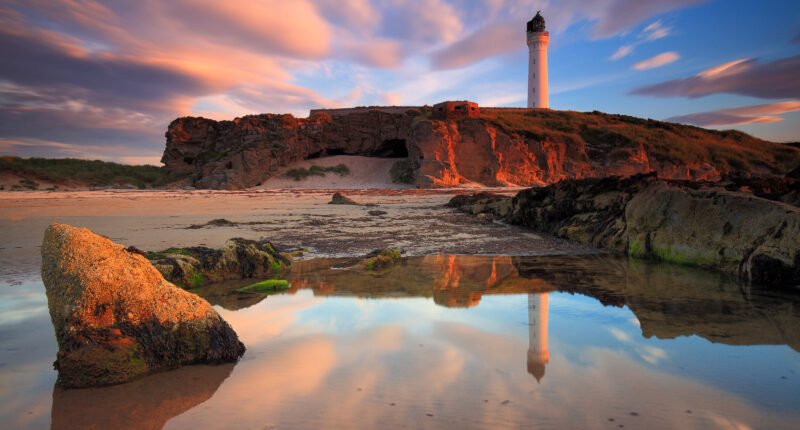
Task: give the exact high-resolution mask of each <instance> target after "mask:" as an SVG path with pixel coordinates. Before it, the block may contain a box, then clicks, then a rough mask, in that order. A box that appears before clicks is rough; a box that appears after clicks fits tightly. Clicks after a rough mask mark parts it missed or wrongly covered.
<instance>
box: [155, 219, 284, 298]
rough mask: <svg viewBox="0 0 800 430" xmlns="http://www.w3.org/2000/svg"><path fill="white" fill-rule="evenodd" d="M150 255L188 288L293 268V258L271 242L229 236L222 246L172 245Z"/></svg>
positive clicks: (275, 274) (277, 273) (167, 274)
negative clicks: (282, 252)
mask: <svg viewBox="0 0 800 430" xmlns="http://www.w3.org/2000/svg"><path fill="white" fill-rule="evenodd" d="M212 222H214V221H212ZM147 258H148V259H149V260H150V262H151V263H152V264H153V266H154V267H155V268H156V269H158V271H159V272H161V275H162V276H164V278H165V279H166V280H168V281H170V282H172V283H174V284H176V285H179V286H182V287H185V288H192V287H199V286H201V285H203V284H205V283H209V282H219V281H224V280H229V279H246V278H265V279H266V278H275V277H279V276H284V275H286V274H288V273H289V271H290V270H291V268H292V262H291V260H289V259H288V258H286V257H284V256H283V255H281V254H280V253H279V252H278V251H276V250H275V247H274V246H273V245H272V244H271V243H270V242H268V241H265V240H262V241H254V240H248V239H241V238H233V239H228V240H227V241H226V242H225V244H224V245H222V248H220V249H211V248H206V247H204V246H196V247H191V248H170V249H167V250H165V251H161V252H151V253H149V254H147Z"/></svg>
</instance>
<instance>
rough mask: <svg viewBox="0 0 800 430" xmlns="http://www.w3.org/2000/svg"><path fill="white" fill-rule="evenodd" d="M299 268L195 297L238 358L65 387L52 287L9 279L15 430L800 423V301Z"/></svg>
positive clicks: (457, 262) (0, 326) (713, 286)
mask: <svg viewBox="0 0 800 430" xmlns="http://www.w3.org/2000/svg"><path fill="white" fill-rule="evenodd" d="M354 263H355V261H354V260H347V259H337V260H325V259H317V260H310V261H301V262H298V263H296V264H295V267H294V269H293V271H292V274H291V276H290V281H291V283H292V288H291V289H290V290H289V291H287V292H285V293H282V294H276V295H270V296H260V295H253V294H246V293H235V292H231V291H232V290H233V289H234V288H235V287H237V286H238V285H237V284H236V283H233V284H231V283H229V284H220V285H210V286H207V287H204V288H200V289H198V290H195V292H196V293H198V294H200V295H202V296H204V297H206V298H207V299H208V300H209V301H210V302H211V303H212V304H214V305H215V308H216V309H217V310H218V311H219V312H220V314H222V316H223V317H224V318H225V319H226V320H227V321H228V322H229V323H230V324H231V325H232V326H233V328H234V329H235V330H236V331H237V333H238V334H239V336H240V338H241V340H242V341H243V342H244V343H245V345H246V346H247V353H246V354H245V356H244V357H243V358H242V360H241V361H240V362H239V363H237V364H235V365H234V364H229V365H222V366H189V367H184V368H181V369H178V370H175V371H171V372H165V373H161V374H157V375H153V376H150V377H147V378H144V379H140V380H137V381H134V382H131V383H128V384H123V385H117V386H112V387H105V388H95V389H85V390H62V389H60V388H57V387H54V383H55V379H56V374H55V372H54V371H53V370H52V362H53V360H54V358H55V353H56V351H57V345H56V341H55V336H54V334H53V329H52V325H51V323H50V318H49V314H48V312H47V301H46V298H45V296H44V287H43V286H42V284H41V281H39V280H35V279H31V280H28V281H26V282H22V283H21V284H18V285H8V284H4V285H2V286H0V345H2V346H1V347H0V427H3V428H48V427H50V428H56V429H62V428H98V429H100V428H102V429H111V428H114V429H124V428H131V429H134V428H135V429H142V428H152V429H158V428H162V427H163V428H168V429H184V428H186V429H197V428H220V429H227V428H241V429H265V428H276V429H280V428H313V429H319V428H380V429H387V428H459V429H461V428H486V429H497V428H599V429H605V428H623V427H624V428H698V429H701V428H702V429H706V428H769V429H780V428H787V429H788V428H797V426H798V423H800V354H799V353H798V351H800V296H798V295H796V294H786V293H766V292H763V291H757V290H752V289H749V288H747V287H745V286H743V285H741V284H739V283H736V282H733V281H731V280H728V279H725V278H722V277H720V276H718V275H714V274H710V273H707V272H704V271H699V270H694V269H689V268H683V267H677V266H670V265H656V264H650V263H644V262H634V261H629V260H627V259H625V258H621V257H616V256H610V255H589V256H556V257H484V256H455V255H440V256H432V257H410V258H405V259H403V260H402V261H401V262H400V263H398V264H397V265H395V266H393V267H390V268H388V269H385V270H379V271H371V270H366V269H365V268H363V267H361V266H359V265H357V264H354Z"/></svg>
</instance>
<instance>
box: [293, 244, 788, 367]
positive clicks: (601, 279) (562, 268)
mask: <svg viewBox="0 0 800 430" xmlns="http://www.w3.org/2000/svg"><path fill="white" fill-rule="evenodd" d="M337 265H345V266H346V265H347V261H346V260H324V259H318V260H311V261H300V262H297V263H296V264H295V265H294V268H293V270H292V274H291V278H290V280H291V282H292V285H293V289H292V290H290V292H292V291H297V290H298V289H303V288H309V289H311V290H313V291H314V294H315V295H320V296H356V297H364V298H381V297H427V298H433V300H434V302H435V303H436V304H438V305H441V306H446V307H472V306H476V305H478V304H479V303H480V300H481V298H482V297H483V296H485V295H491V294H527V293H541V292H548V291H562V292H569V293H580V294H583V295H586V296H590V297H593V298H595V299H597V300H599V301H600V302H601V303H603V304H604V305H610V306H624V305H626V306H628V307H629V308H630V309H631V310H632V311H633V313H634V314H635V315H636V317H637V318H638V320H639V322H640V325H641V328H642V335H643V336H645V337H651V336H656V337H658V338H660V339H670V338H675V337H677V336H691V335H698V336H701V337H704V338H706V339H708V340H710V341H712V342H719V343H725V344H728V345H775V344H785V345H789V346H790V347H792V348H793V349H795V350H797V351H800V297H798V296H797V295H796V294H794V295H793V294H781V293H775V292H763V291H751V290H749V289H747V288H746V287H744V286H742V285H741V284H740V283H738V282H737V281H735V280H732V279H729V278H725V277H724V276H722V275H718V274H714V273H710V272H707V271H704V270H700V269H694V268H688V267H681V266H676V265H669V264H652V263H647V262H641V261H633V260H628V259H627V258H625V257H620V256H615V255H593V256H548V257H509V256H500V257H481V256H467V255H443V256H433V257H409V258H404V259H403V260H402V261H401V262H400V263H399V264H397V265H395V266H393V267H390V268H388V269H385V270H383V271H378V272H372V271H367V270H363V269H359V268H357V267H358V266H352V267H351V268H344V269H334V270H331V269H330V268H331V267H334V266H337ZM544 297H546V296H544ZM546 303H547V301H546V299H544V302H543V306H544V307H545V308H546ZM545 333H546V328H545ZM533 362H535V360H534V361H533Z"/></svg>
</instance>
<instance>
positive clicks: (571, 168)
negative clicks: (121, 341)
mask: <svg viewBox="0 0 800 430" xmlns="http://www.w3.org/2000/svg"><path fill="white" fill-rule="evenodd" d="M435 118H436V116H435V115H432V112H431V109H430V108H426V107H423V108H419V109H408V110H407V111H406V112H405V113H396V112H392V113H390V112H384V111H380V110H372V111H363V110H361V111H357V112H353V113H350V114H349V115H337V116H334V117H332V116H331V115H329V114H327V113H316V114H314V115H312V116H310V117H309V118H299V119H298V118H294V117H293V116H291V115H274V114H264V115H253V116H245V117H242V118H236V119H235V120H233V121H213V120H209V119H205V118H193V117H185V118H178V119H176V120H175V121H173V122H172V123H171V124H170V125H169V128H168V130H167V133H166V138H167V145H166V149H165V150H164V155H163V157H162V162H164V164H165V171H166V172H167V173H170V174H178V173H185V174H190V175H191V181H192V183H193V184H194V185H195V186H197V187H200V188H214V189H241V188H247V187H252V186H256V185H258V184H260V183H261V182H263V181H264V180H266V179H268V178H269V177H271V176H273V175H275V174H276V173H277V172H278V171H279V170H280V169H281V168H282V167H285V166H287V165H288V164H290V163H292V162H295V161H299V160H304V159H308V158H314V157H317V156H322V155H337V154H349V155H367V156H383V157H387V156H391V157H408V159H409V165H410V167H411V169H412V170H413V174H412V176H413V178H414V183H415V185H416V186H417V187H435V186H452V185H458V184H462V183H466V182H478V183H481V184H484V185H489V186H503V185H520V186H533V185H545V184H550V183H554V182H557V181H559V180H562V179H576V178H587V177H603V176H610V175H622V176H630V175H633V174H637V173H650V172H658V175H659V176H660V177H662V178H669V179H691V180H701V179H702V180H716V179H719V178H720V177H721V176H722V175H723V174H725V173H727V172H732V171H745V172H755V173H765V174H773V175H777V174H783V173H785V172H787V171H789V170H791V169H792V168H796V167H797V165H798V164H800V149H798V148H795V147H792V146H789V145H783V144H776V143H772V142H766V141H762V140H760V139H756V138H753V137H751V136H748V135H746V134H744V133H740V132H735V131H722V132H719V131H713V130H705V129H701V128H697V127H690V126H683V125H678V124H671V123H665V122H660V121H653V120H643V119H639V118H633V117H628V116H622V115H607V114H603V113H600V112H591V113H578V112H568V111H551V110H540V109H483V110H482V111H481V114H480V116H478V117H475V118H467V117H464V118H460V119H457V120H456V119H450V120H446V119H435Z"/></svg>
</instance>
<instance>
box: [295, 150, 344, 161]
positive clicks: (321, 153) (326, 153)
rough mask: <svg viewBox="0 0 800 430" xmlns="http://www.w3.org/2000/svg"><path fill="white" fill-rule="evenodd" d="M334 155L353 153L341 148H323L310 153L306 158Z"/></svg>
mask: <svg viewBox="0 0 800 430" xmlns="http://www.w3.org/2000/svg"><path fill="white" fill-rule="evenodd" d="M334 155H353V154H350V153H347V152H344V151H343V150H341V149H323V150H322V151H317V152H315V153H313V154H311V155H309V156H308V157H306V160H313V159H315V158H321V157H333V156H334Z"/></svg>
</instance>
